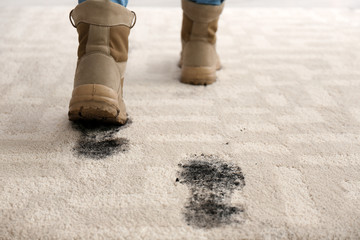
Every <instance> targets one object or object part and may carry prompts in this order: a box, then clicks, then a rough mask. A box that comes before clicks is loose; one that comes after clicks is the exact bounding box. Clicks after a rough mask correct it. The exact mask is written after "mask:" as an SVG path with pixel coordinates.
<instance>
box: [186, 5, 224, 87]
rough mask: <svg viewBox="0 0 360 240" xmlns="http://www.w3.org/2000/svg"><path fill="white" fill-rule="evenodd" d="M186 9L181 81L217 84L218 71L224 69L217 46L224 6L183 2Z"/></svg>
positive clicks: (197, 83) (196, 83)
mask: <svg viewBox="0 0 360 240" xmlns="http://www.w3.org/2000/svg"><path fill="white" fill-rule="evenodd" d="M182 8H183V25H182V30H181V39H182V52H181V60H180V67H181V68H182V69H181V82H183V83H190V84H195V85H206V84H211V83H213V82H215V81H216V70H219V69H220V68H221V64H220V60H219V57H218V55H217V53H216V47H215V45H216V31H217V28H218V20H219V17H220V14H221V12H222V10H223V8H224V3H223V4H221V5H220V6H213V5H203V4H196V3H193V2H191V1H189V0H182Z"/></svg>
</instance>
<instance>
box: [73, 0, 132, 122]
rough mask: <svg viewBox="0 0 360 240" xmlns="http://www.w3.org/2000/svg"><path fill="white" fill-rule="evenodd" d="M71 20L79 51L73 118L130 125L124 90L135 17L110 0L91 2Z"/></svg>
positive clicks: (80, 5) (77, 9)
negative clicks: (74, 28)
mask: <svg viewBox="0 0 360 240" xmlns="http://www.w3.org/2000/svg"><path fill="white" fill-rule="evenodd" d="M71 17H72V19H73V20H74V23H73V25H74V26H75V27H76V28H77V31H78V33H79V48H78V61H77V68H76V73H75V80H74V90H73V93H72V98H71V101H70V106H69V119H70V120H72V121H76V120H99V121H102V122H111V123H117V124H124V123H126V121H127V114H126V108H125V103H124V100H123V87H124V75H125V68H126V63H127V59H128V37H129V34H130V28H132V27H133V23H134V21H135V18H134V17H135V14H134V13H133V12H131V11H129V10H127V9H126V8H125V7H123V6H121V5H120V4H117V3H113V2H111V1H110V0H87V1H85V2H83V3H81V4H79V5H77V7H76V8H75V9H74V10H73V11H72V12H71Z"/></svg>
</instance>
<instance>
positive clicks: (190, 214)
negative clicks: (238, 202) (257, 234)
mask: <svg viewBox="0 0 360 240" xmlns="http://www.w3.org/2000/svg"><path fill="white" fill-rule="evenodd" d="M179 166H180V167H181V170H180V171H179V172H178V178H177V179H176V181H177V182H180V183H181V184H186V185H188V187H189V188H190V192H191V196H190V198H189V200H188V203H187V204H186V206H185V212H184V216H185V220H186V222H187V223H188V224H189V225H191V226H194V227H198V228H214V227H221V226H223V225H228V224H231V223H233V222H239V219H242V218H243V213H244V208H243V207H242V206H232V205H231V197H232V194H233V192H234V191H235V190H241V189H242V188H243V187H244V186H245V179H244V175H243V173H242V171H241V168H240V167H238V166H234V165H231V164H230V163H226V162H224V161H221V160H220V159H219V158H217V157H216V156H213V155H209V156H207V155H203V154H202V155H201V156H196V155H195V156H193V157H191V159H190V160H189V161H188V162H187V163H185V164H179Z"/></svg>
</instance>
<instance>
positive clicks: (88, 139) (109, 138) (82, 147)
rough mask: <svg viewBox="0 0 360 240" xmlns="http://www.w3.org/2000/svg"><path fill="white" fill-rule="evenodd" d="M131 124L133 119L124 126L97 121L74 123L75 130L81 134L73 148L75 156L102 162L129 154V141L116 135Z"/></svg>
mask: <svg viewBox="0 0 360 240" xmlns="http://www.w3.org/2000/svg"><path fill="white" fill-rule="evenodd" d="M131 123H132V121H131V119H129V120H128V121H127V123H126V124H124V125H122V126H115V125H104V124H101V123H99V122H95V121H84V122H76V123H73V128H74V129H76V130H77V131H79V132H80V133H81V136H80V138H79V140H78V141H77V143H76V145H75V147H74V148H73V151H74V154H75V155H76V156H77V157H85V158H90V159H96V160H100V159H104V158H107V157H110V156H112V155H114V154H117V153H123V152H127V151H128V150H129V140H128V139H126V138H118V137H116V135H117V133H118V132H119V131H120V130H121V129H124V128H126V127H128V126H129V125H131Z"/></svg>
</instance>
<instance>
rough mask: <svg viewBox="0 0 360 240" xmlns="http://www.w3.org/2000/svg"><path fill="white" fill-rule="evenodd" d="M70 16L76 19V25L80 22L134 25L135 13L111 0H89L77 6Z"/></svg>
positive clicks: (108, 25) (110, 25)
mask: <svg viewBox="0 0 360 240" xmlns="http://www.w3.org/2000/svg"><path fill="white" fill-rule="evenodd" d="M70 16H71V17H72V18H73V19H74V22H75V24H73V25H74V26H75V27H77V25H78V24H79V23H81V22H82V23H88V24H92V25H98V26H107V27H112V26H119V25H124V26H127V27H129V28H131V27H133V26H132V25H133V21H134V18H135V14H134V13H133V12H131V11H129V10H128V9H127V8H125V7H123V6H121V5H120V4H117V3H113V2H111V1H109V0H87V1H85V2H83V3H81V4H79V5H77V6H76V8H75V9H74V10H72V11H71V13H70Z"/></svg>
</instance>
